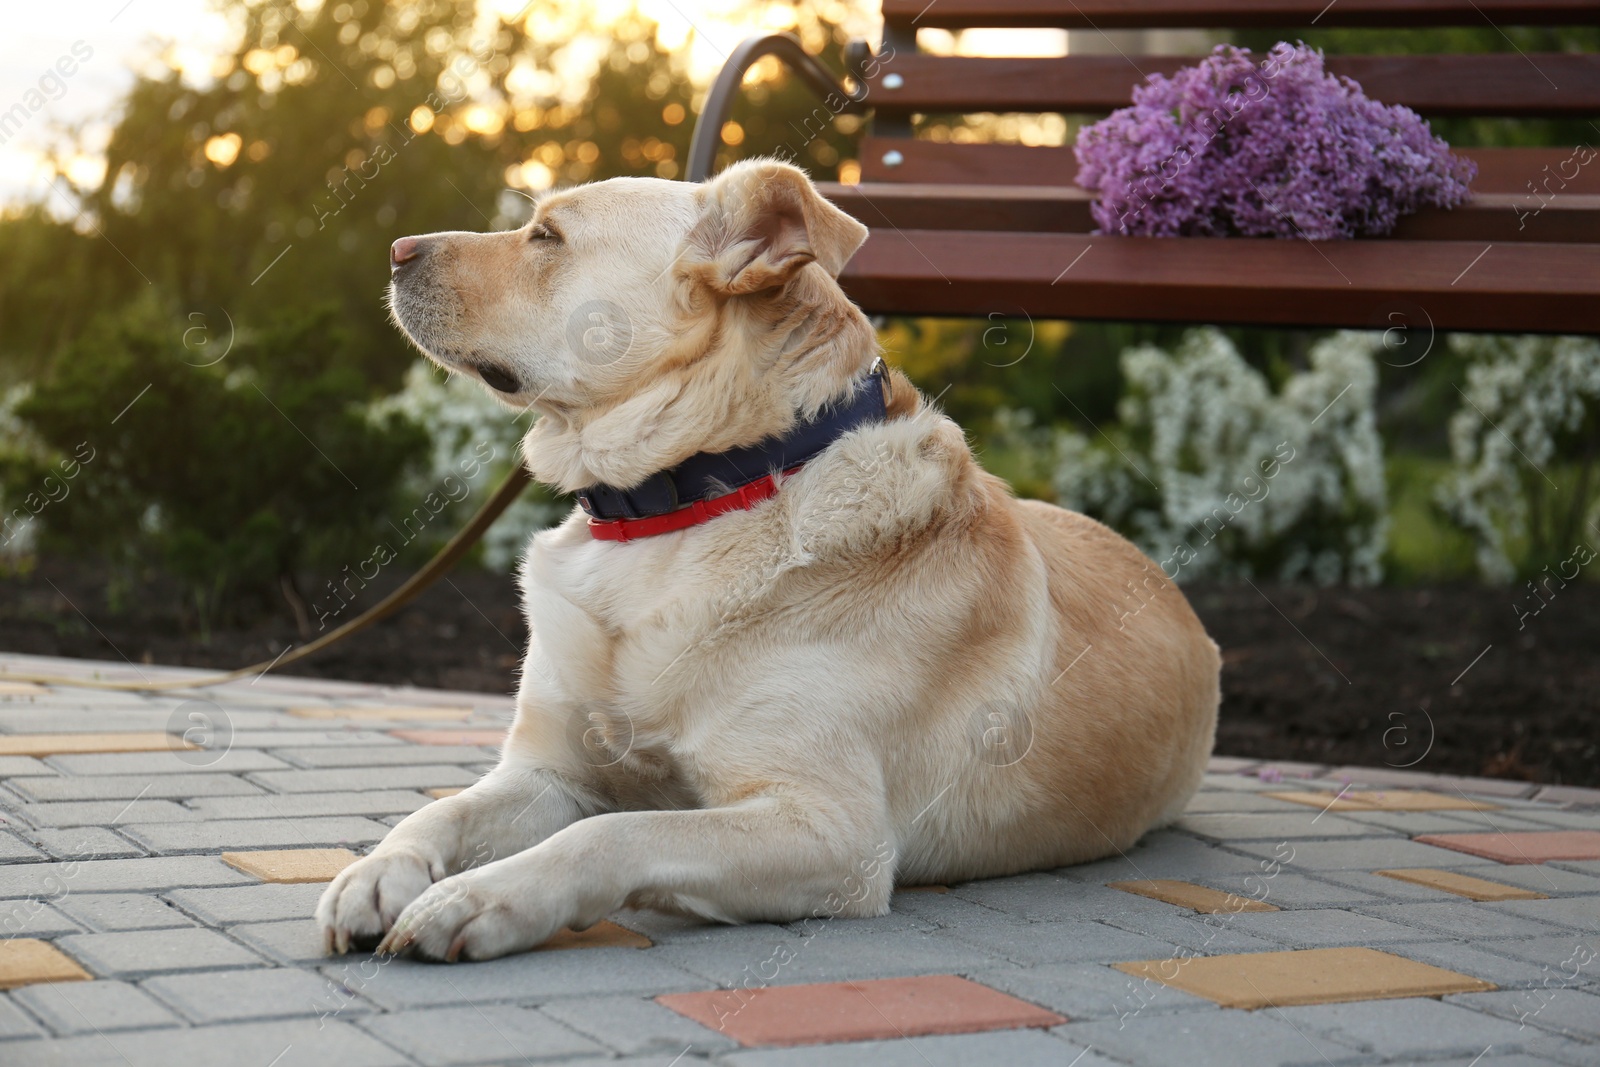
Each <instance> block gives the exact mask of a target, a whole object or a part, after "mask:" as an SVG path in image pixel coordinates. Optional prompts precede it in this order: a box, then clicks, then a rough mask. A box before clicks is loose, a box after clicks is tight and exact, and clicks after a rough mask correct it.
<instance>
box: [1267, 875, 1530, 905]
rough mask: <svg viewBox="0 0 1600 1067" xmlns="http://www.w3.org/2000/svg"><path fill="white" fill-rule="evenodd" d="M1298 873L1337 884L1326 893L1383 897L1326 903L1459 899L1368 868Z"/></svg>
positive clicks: (1308, 877) (1279, 901) (1311, 879)
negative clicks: (1309, 873)
mask: <svg viewBox="0 0 1600 1067" xmlns="http://www.w3.org/2000/svg"><path fill="white" fill-rule="evenodd" d="M1379 869H1382V868H1379ZM1461 873H1463V874H1474V872H1472V871H1463V872H1461ZM1490 873H1491V872H1488V871H1484V870H1483V869H1482V868H1479V869H1477V871H1476V873H1475V874H1474V877H1480V876H1485V875H1488V874H1490ZM1492 873H1494V874H1495V876H1496V877H1498V876H1499V872H1498V871H1496V872H1492ZM1288 877H1290V876H1289V875H1284V874H1280V875H1279V876H1278V881H1282V880H1284V879H1285V878H1288ZM1300 877H1305V878H1306V879H1307V881H1308V882H1322V883H1324V884H1326V885H1329V886H1332V887H1337V888H1333V889H1330V890H1329V892H1330V894H1334V895H1336V894H1341V893H1344V894H1348V893H1351V892H1361V893H1367V894H1370V895H1371V896H1373V897H1374V898H1386V899H1375V900H1366V901H1357V900H1343V899H1338V900H1332V899H1330V900H1329V902H1328V903H1330V904H1342V905H1345V906H1364V905H1366V904H1374V903H1379V904H1381V903H1386V902H1387V903H1402V902H1405V901H1415V902H1417V903H1421V904H1427V903H1441V902H1448V901H1453V900H1456V901H1458V900H1461V899H1462V898H1461V897H1459V896H1457V895H1456V894H1454V893H1446V892H1444V891H1443V890H1440V889H1429V888H1428V887H1427V886H1421V885H1417V884H1416V883H1415V882H1404V881H1401V880H1400V879H1398V878H1389V877H1387V876H1386V875H1381V874H1374V873H1373V872H1371V871H1317V872H1315V873H1314V874H1311V875H1308V876H1300ZM1269 899H1271V898H1269ZM1272 902H1273V903H1280V904H1281V903H1283V901H1281V900H1274V901H1272Z"/></svg>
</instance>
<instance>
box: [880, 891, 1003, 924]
mask: <svg viewBox="0 0 1600 1067" xmlns="http://www.w3.org/2000/svg"><path fill="white" fill-rule="evenodd" d="M889 907H890V908H891V909H893V911H894V912H895V913H898V914H902V915H909V916H913V917H915V918H918V919H922V920H923V921H925V922H931V923H933V924H934V925H936V926H959V925H960V924H961V923H963V922H992V921H994V920H995V919H997V918H998V919H1003V920H1005V921H1007V922H1018V923H1021V922H1027V921H1028V920H1027V919H1026V918H1024V917H1023V916H1021V915H1017V914H1013V913H1010V912H1005V911H1000V910H998V909H995V908H990V907H986V906H984V905H982V904H978V903H976V902H974V901H971V900H967V899H966V898H965V897H961V896H958V895H956V894H955V893H932V892H918V893H907V892H899V893H896V894H895V895H894V896H893V897H892V898H890V901H889Z"/></svg>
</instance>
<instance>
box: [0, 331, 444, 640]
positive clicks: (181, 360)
mask: <svg viewBox="0 0 1600 1067" xmlns="http://www.w3.org/2000/svg"><path fill="white" fill-rule="evenodd" d="M348 345H349V339H348V336H347V335H346V333H345V332H344V331H343V330H342V329H341V328H340V327H339V325H338V316H337V315H336V314H335V313H334V312H333V311H332V309H331V308H322V309H319V310H317V311H315V312H311V313H304V314H299V315H293V316H282V317H280V318H278V319H276V320H274V321H273V322H271V323H270V324H269V325H267V326H266V327H264V328H262V329H261V330H259V331H257V332H255V333H253V334H241V335H240V336H239V337H238V338H237V340H236V342H235V344H234V346H233V349H232V351H231V352H229V353H228V355H227V356H226V358H224V359H221V360H219V361H217V362H210V365H197V364H198V363H203V362H209V361H210V360H213V359H215V358H216V357H214V356H210V355H208V356H207V359H206V360H204V361H201V360H196V359H195V357H194V354H193V353H192V352H191V351H189V350H188V349H186V348H185V347H184V346H183V345H182V343H181V340H180V336H179V329H178V328H176V327H174V326H173V325H172V324H171V322H170V320H168V319H166V318H165V317H164V316H162V315H160V314H159V313H157V312H154V311H152V310H150V309H149V308H148V307H141V308H139V309H137V310H136V311H134V312H131V313H129V314H127V315H125V316H123V317H121V318H120V319H118V320H117V321H115V322H114V323H110V324H105V325H102V326H101V327H99V328H97V329H96V330H94V331H93V332H92V333H91V334H89V335H86V336H85V337H84V338H83V339H82V340H81V341H79V342H78V343H76V344H74V345H73V346H72V348H71V349H70V350H69V351H68V352H67V353H66V354H65V356H64V357H63V358H62V359H61V360H59V361H58V363H57V368H56V371H55V373H54V374H52V375H51V376H50V377H49V378H47V379H45V380H43V381H41V382H39V383H37V385H36V386H35V387H34V389H33V390H32V394H31V395H30V396H28V397H27V398H25V399H24V400H22V402H21V403H20V404H18V405H17V406H16V408H15V416H16V418H17V419H19V420H20V421H21V422H22V423H23V424H24V426H25V427H26V429H27V430H28V431H29V432H30V433H31V435H32V436H33V437H34V439H35V440H36V441H37V442H38V443H39V445H40V446H41V447H40V448H38V449H36V450H35V451H33V452H32V453H31V454H24V455H20V456H19V455H13V456H11V457H9V459H8V462H7V463H6V470H5V485H6V493H5V495H6V499H7V500H8V501H19V500H24V499H26V497H27V494H29V493H31V492H34V490H35V487H36V486H39V485H41V484H43V483H44V481H45V479H47V478H48V477H50V476H51V474H52V472H53V471H54V470H56V469H57V468H58V467H59V464H60V462H61V457H63V456H70V457H74V458H75V459H76V460H78V461H79V462H80V463H81V465H82V470H81V471H79V472H78V473H77V474H76V476H75V477H74V478H73V479H72V483H73V485H72V490H73V493H72V497H71V498H70V499H64V500H62V501H61V502H60V503H58V504H54V505H52V506H49V507H46V508H44V509H42V510H41V511H40V512H39V513H38V519H37V521H38V522H39V524H40V526H41V527H42V528H43V530H42V532H43V537H42V539H41V547H44V548H47V549H55V550H60V551H67V552H76V553H85V552H94V553H102V554H104V555H105V556H106V557H108V558H109V559H111V560H112V561H113V562H115V563H119V564H122V565H124V566H125V567H127V568H129V569H133V570H137V569H138V568H140V567H143V566H149V565H158V566H160V567H163V568H165V569H166V570H167V571H168V572H170V573H172V574H174V575H176V576H177V577H179V578H180V579H181V580H182V581H183V582H184V583H185V585H186V587H187V589H188V590H189V593H190V596H191V598H192V601H193V606H194V608H195V610H196V613H197V616H198V619H199V621H200V622H201V624H202V625H205V624H206V623H208V622H209V621H211V619H212V618H213V616H214V615H215V614H216V610H217V606H218V605H219V604H221V603H222V602H223V601H224V600H225V599H231V600H235V601H237V599H238V598H243V597H253V598H254V599H255V600H256V601H257V602H258V603H259V601H260V600H261V599H262V598H263V597H266V596H270V595H272V594H274V593H275V592H276V587H278V586H279V584H280V583H284V582H287V583H291V587H292V583H294V582H295V580H296V575H297V574H298V573H300V572H303V571H305V570H306V569H308V568H311V567H317V566H331V565H336V564H337V563H338V562H341V561H343V560H344V559H348V558H351V555H352V553H353V552H354V551H355V550H356V549H357V548H359V547H361V546H362V545H364V544H366V543H367V542H368V541H370V535H371V533H372V532H373V531H375V530H376V529H378V528H379V526H380V525H381V524H382V522H383V520H384V517H385V516H386V515H387V514H388V513H389V512H390V510H391V508H392V505H393V504H394V499H393V498H394V495H395V487H396V486H397V485H398V483H399V481H400V479H401V478H402V476H403V475H404V474H405V472H406V469H407V467H408V465H409V464H410V463H411V462H412V461H413V460H414V459H416V458H418V457H419V456H420V454H421V452H422V450H423V449H424V448H425V446H426V435H425V434H424V432H423V431H422V430H421V428H420V427H418V426H416V425H415V424H413V423H411V422H409V421H408V420H405V419H403V418H398V417H396V418H391V419H388V420H386V421H385V422H384V423H382V424H375V423H373V422H372V421H371V420H369V419H367V418H366V417H365V415H364V413H363V411H362V409H361V404H362V403H363V402H364V401H366V400H368V399H370V397H371V388H370V387H369V386H368V385H367V383H366V382H365V380H364V379H363V377H362V375H361V374H360V372H359V371H358V370H357V368H356V367H355V366H354V364H353V363H352V361H351V360H350V359H349V358H348Z"/></svg>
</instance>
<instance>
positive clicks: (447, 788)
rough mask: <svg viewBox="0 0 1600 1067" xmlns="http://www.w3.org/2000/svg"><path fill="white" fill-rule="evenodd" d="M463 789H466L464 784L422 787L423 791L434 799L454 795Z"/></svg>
mask: <svg viewBox="0 0 1600 1067" xmlns="http://www.w3.org/2000/svg"><path fill="white" fill-rule="evenodd" d="M464 789H466V786H464V785H441V786H436V787H434V788H433V789H424V790H423V792H424V793H426V794H428V795H429V796H430V797H432V798H433V799H435V800H443V799H444V798H445V797H453V796H455V795H456V794H457V793H459V792H461V791H462V790H464Z"/></svg>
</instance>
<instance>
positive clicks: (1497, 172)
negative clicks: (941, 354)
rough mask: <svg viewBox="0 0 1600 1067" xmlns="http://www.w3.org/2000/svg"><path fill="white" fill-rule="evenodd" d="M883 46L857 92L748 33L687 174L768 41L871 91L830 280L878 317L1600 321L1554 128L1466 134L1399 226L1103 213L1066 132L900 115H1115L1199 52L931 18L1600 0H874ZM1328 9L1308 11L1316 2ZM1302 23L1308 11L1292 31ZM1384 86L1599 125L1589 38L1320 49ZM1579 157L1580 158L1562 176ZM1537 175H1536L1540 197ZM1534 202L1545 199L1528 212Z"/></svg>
mask: <svg viewBox="0 0 1600 1067" xmlns="http://www.w3.org/2000/svg"><path fill="white" fill-rule="evenodd" d="M882 4H883V17H884V38H883V45H882V47H881V49H880V52H879V53H878V54H876V55H874V54H873V53H872V52H871V51H870V49H869V47H868V46H867V45H866V43H865V42H852V43H851V45H850V46H849V47H848V48H847V50H846V67H847V69H849V70H851V71H853V72H855V74H856V82H855V84H854V86H853V87H852V88H851V89H850V90H849V91H847V90H846V88H845V87H843V86H841V85H839V84H838V83H837V82H836V80H835V79H834V77H833V75H832V74H831V73H829V72H828V71H827V70H826V68H824V67H822V66H821V65H820V64H818V63H817V62H816V60H815V59H813V58H812V57H810V56H808V55H806V54H805V53H804V51H803V50H802V49H801V48H800V46H799V44H798V42H796V41H795V40H794V39H793V38H789V37H783V36H779V37H765V38H753V39H751V40H749V41H746V42H744V44H742V45H741V46H740V47H739V49H738V50H736V52H735V53H734V54H733V55H731V56H730V57H729V60H728V63H727V65H726V66H725V67H724V69H723V71H722V73H721V74H720V75H719V77H718V79H717V81H716V82H715V83H714V84H713V86H712V89H711V92H710V94H709V95H708V98H707V102H706V106H705V108H704V109H703V111H702V113H701V116H700V119H699V123H698V125H697V127H696V129H695V134H694V142H693V145H692V147H691V150H690V156H689V167H688V168H687V170H688V173H687V175H686V176H687V177H688V178H689V179H690V180H700V179H703V178H704V177H706V176H707V175H708V174H709V172H710V169H711V166H712V163H713V161H714V159H715V155H716V152H717V149H718V140H719V137H720V131H721V129H722V124H723V121H724V120H725V119H726V117H727V108H728V106H729V104H730V103H731V101H732V99H733V97H734V96H735V95H736V94H737V93H738V91H739V85H740V82H741V80H742V78H743V75H744V72H745V70H746V69H747V68H748V67H749V65H750V64H751V63H753V62H754V61H755V60H756V59H758V58H760V57H761V56H763V55H769V54H771V55H776V56H778V58H779V59H781V60H782V61H783V62H785V63H786V64H788V65H789V66H790V67H791V68H792V69H794V70H795V71H796V72H797V74H798V75H799V76H800V77H801V78H802V80H804V81H805V82H806V83H807V84H808V85H810V86H811V87H812V88H813V89H814V90H815V91H816V92H817V94H818V96H819V97H820V98H821V99H823V101H824V103H825V107H826V111H827V112H831V113H834V114H837V113H842V112H847V111H849V112H857V113H861V112H869V111H870V113H871V116H872V123H871V127H870V129H869V130H868V132H867V135H866V136H865V137H864V138H863V139H862V141H861V148H860V161H859V162H860V168H861V169H860V182H859V184H854V185H839V184H831V183H830V184H824V185H823V186H822V188H823V191H824V193H825V195H827V196H828V197H830V198H831V199H832V200H833V201H834V202H835V203H837V204H839V205H840V206H841V207H843V208H844V209H845V210H847V211H849V212H850V213H851V214H853V215H854V216H856V217H857V218H859V219H860V220H861V221H862V222H864V223H866V224H867V225H868V226H869V227H871V229H872V236H871V238H870V239H869V240H868V242H867V244H866V245H865V246H864V247H863V248H862V250H861V251H860V252H859V253H858V254H857V255H856V257H855V259H854V260H853V261H852V262H851V263H850V265H849V266H848V267H847V268H846V270H845V272H844V274H843V275H842V276H841V279H840V280H841V281H842V283H843V284H844V286H845V289H846V290H847V291H848V292H849V293H850V295H851V297H852V298H854V299H855V300H856V302H857V303H859V304H860V305H861V306H862V307H863V308H864V309H865V310H867V311H869V312H872V313H882V314H914V315H978V316H982V315H989V314H1001V315H1014V316H1017V317H1022V316H1024V315H1026V316H1029V317H1032V318H1073V319H1112V320H1130V321H1135V320H1137V321H1172V322H1214V323H1237V324H1258V325H1279V326H1352V327H1380V328H1381V327H1387V326H1391V325H1394V324H1395V322H1396V319H1395V315H1396V314H1397V313H1398V314H1403V315H1404V316H1406V319H1407V320H1408V324H1409V325H1421V321H1420V320H1422V319H1426V321H1427V322H1428V323H1430V324H1431V325H1433V326H1435V327H1439V328H1444V329H1462V330H1496V331H1509V332H1569V333H1570V332H1576V333H1600V158H1592V157H1593V153H1594V149H1592V148H1589V149H1587V151H1588V153H1589V155H1590V157H1591V158H1590V159H1589V160H1588V161H1587V162H1582V163H1580V162H1578V161H1579V160H1581V159H1583V155H1582V154H1581V153H1580V152H1579V151H1576V150H1575V149H1574V147H1572V146H1568V147H1563V148H1492V149H1465V150H1461V151H1462V152H1463V154H1465V155H1468V156H1470V157H1472V158H1473V159H1474V160H1476V161H1477V163H1478V167H1479V172H1478V177H1477V178H1476V180H1475V181H1474V182H1473V185H1472V193H1473V195H1472V199H1471V200H1470V201H1469V202H1468V203H1467V204H1465V205H1464V206H1462V207H1460V208H1457V209H1456V210H1454V211H1441V210H1425V211H1422V212H1419V213H1418V214H1416V215H1412V216H1409V217H1407V218H1404V219H1402V220H1401V223H1400V225H1399V226H1398V228H1397V229H1396V230H1395V231H1394V233H1393V234H1391V235H1390V236H1387V237H1383V238H1372V239H1360V240H1353V241H1318V242H1311V241H1307V240H1295V239H1267V238H1211V237H1183V238H1156V237H1129V236H1119V235H1101V234H1094V233H1093V232H1092V231H1093V229H1094V223H1093V221H1092V220H1091V218H1090V215H1089V204H1090V201H1091V199H1092V197H1091V195H1090V194H1089V193H1087V192H1085V191H1084V190H1082V189H1080V188H1078V187H1077V186H1076V185H1074V184H1073V175H1074V172H1075V171H1076V162H1075V160H1074V158H1073V155H1072V150H1071V148H1070V147H1037V148H1035V147H1025V146H1021V145H1009V144H955V143H939V142H934V141H931V140H926V139H923V140H918V139H915V138H914V137H913V136H912V117H913V116H914V115H920V114H935V115H942V114H964V113H977V112H1036V113H1045V112H1058V113H1063V114H1070V115H1082V114H1095V113H1104V112H1107V111H1109V110H1112V109H1114V108H1117V107H1122V106H1125V105H1127V104H1129V103H1131V93H1132V90H1133V88H1134V87H1135V86H1136V85H1138V84H1140V83H1141V82H1142V81H1143V78H1144V75H1145V74H1147V73H1153V72H1157V71H1160V72H1164V73H1170V72H1171V71H1173V70H1176V69H1177V68H1178V67H1181V66H1185V65H1188V64H1191V63H1194V62H1196V57H1173V56H1148V55H1137V56H1123V55H1117V54H1112V55H1068V56H1062V57H1057V58H1047V59H1039V58H1026V59H1019V58H1012V59H1006V58H996V59H989V58H970V57H953V56H935V55H928V54H924V53H919V52H918V51H917V46H916V31H917V30H918V29H919V28H925V27H932V28H942V29H952V30H953V29H962V28H967V27H976V26H982V27H1055V28H1063V29H1069V30H1114V29H1145V28H1168V29H1179V28H1201V29H1210V28H1217V27H1224V28H1230V27H1238V28H1249V27H1272V28H1281V31H1280V34H1279V35H1280V36H1281V37H1282V38H1284V39H1287V40H1291V41H1292V40H1295V39H1296V38H1297V37H1298V36H1299V35H1300V33H1301V32H1303V28H1304V27H1307V26H1309V25H1311V24H1313V23H1315V24H1316V25H1317V26H1321V27H1327V26H1345V27H1350V26H1356V27H1392V28H1395V29H1396V30H1397V31H1403V30H1404V29H1405V28H1408V27H1425V26H1484V25H1486V24H1490V25H1495V26H1507V25H1565V26H1572V25H1584V26H1595V25H1600V3H1596V2H1595V0H1333V2H1332V3H1330V4H1328V5H1327V6H1326V7H1323V6H1322V0H1311V2H1306V0H1293V2H1291V0H932V2H930V0H882ZM1319 8H1320V11H1319ZM1297 28H1298V29H1297ZM1327 66H1328V68H1329V69H1330V70H1331V71H1333V72H1335V73H1339V74H1347V75H1349V76H1351V77H1353V78H1355V79H1356V80H1357V81H1359V82H1360V83H1361V84H1362V86H1363V87H1364V88H1365V90H1366V91H1367V93H1368V95H1369V96H1371V97H1373V98H1374V99H1377V100H1380V101H1382V102H1384V103H1389V104H1405V105H1407V106H1409V107H1411V108H1414V109H1415V110H1417V111H1418V112H1420V113H1422V114H1423V115H1424V116H1425V117H1431V116H1446V115H1450V116H1455V115H1465V116H1473V115H1484V116H1514V117H1542V116H1559V117H1568V118H1573V117H1576V118H1581V119H1586V120H1589V124H1590V125H1593V127H1594V130H1595V134H1594V136H1593V137H1592V138H1590V139H1589V140H1588V144H1589V145H1597V144H1600V121H1596V120H1597V119H1600V55H1595V54H1574V53H1541V54H1533V55H1525V54H1522V53H1520V52H1516V51H1513V52H1508V53H1503V54H1488V55H1382V56H1330V57H1329V58H1328V62H1327ZM1574 172H1575V173H1574ZM1535 193H1537V196H1536V195H1535ZM1536 209H1537V210H1536Z"/></svg>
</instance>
